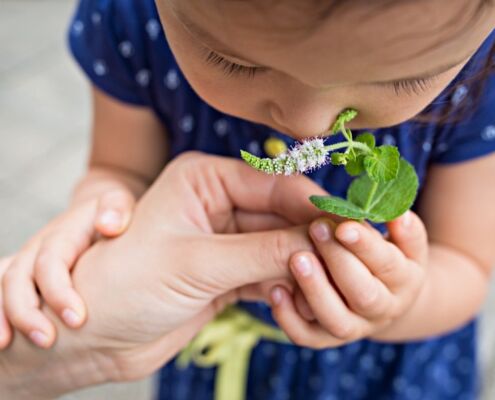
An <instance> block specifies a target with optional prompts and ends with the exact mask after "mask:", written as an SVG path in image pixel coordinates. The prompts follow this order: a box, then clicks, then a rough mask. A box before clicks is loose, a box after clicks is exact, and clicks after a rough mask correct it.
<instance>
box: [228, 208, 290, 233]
mask: <svg viewBox="0 0 495 400" xmlns="http://www.w3.org/2000/svg"><path fill="white" fill-rule="evenodd" d="M234 218H235V227H236V230H234V231H232V232H225V233H236V232H260V231H269V230H274V229H284V228H289V227H291V226H293V225H294V224H293V223H291V222H290V221H288V220H287V219H285V218H283V217H281V216H279V215H277V214H272V213H256V212H248V211H243V210H235V211H234Z"/></svg>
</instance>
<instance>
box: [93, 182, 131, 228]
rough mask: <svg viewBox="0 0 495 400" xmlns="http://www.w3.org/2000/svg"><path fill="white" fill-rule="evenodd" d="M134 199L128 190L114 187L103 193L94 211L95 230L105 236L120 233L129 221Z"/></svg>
mask: <svg viewBox="0 0 495 400" xmlns="http://www.w3.org/2000/svg"><path fill="white" fill-rule="evenodd" d="M135 204H136V199H135V198H134V196H133V195H132V193H131V192H130V191H127V190H125V189H116V190H112V191H109V192H106V193H104V194H103V195H102V196H101V197H100V199H99V201H98V208H97V211H96V221H95V228H96V230H97V231H98V232H99V233H100V234H102V235H103V236H107V237H114V236H118V235H121V234H122V233H123V232H124V231H125V230H126V229H127V227H128V226H129V223H130V222H131V217H132V212H133V210H134V206H135Z"/></svg>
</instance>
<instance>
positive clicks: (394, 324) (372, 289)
mask: <svg viewBox="0 0 495 400" xmlns="http://www.w3.org/2000/svg"><path fill="white" fill-rule="evenodd" d="M494 176H495V155H491V156H486V157H483V158H480V159H478V160H475V161H470V162H465V163H462V164H459V165H455V166H443V167H441V166H433V167H432V168H431V170H430V172H429V175H428V183H427V186H426V188H425V191H424V193H423V195H422V197H421V203H420V215H421V216H422V217H423V220H424V224H425V226H426V230H427V231H428V234H429V240H428V241H427V240H426V239H427V236H426V232H425V231H424V229H423V227H422V224H421V221H420V220H419V219H418V218H417V217H416V216H414V215H413V214H410V215H409V217H410V224H409V227H408V228H406V229H405V228H403V227H402V226H401V225H402V223H401V222H403V218H399V219H398V220H396V221H393V222H391V223H389V224H388V225H389V231H390V242H388V241H386V240H385V239H383V238H381V237H379V235H377V234H376V231H375V232H373V231H372V230H371V229H367V227H366V226H363V225H359V224H357V223H356V222H345V223H342V224H340V225H339V226H338V227H337V229H336V230H335V235H334V234H332V233H331V232H330V238H329V239H328V240H327V241H324V242H321V241H320V242H319V241H318V240H316V238H315V236H314V235H313V236H312V237H313V240H314V243H315V246H316V248H317V249H318V252H319V253H320V255H321V257H322V259H323V261H324V263H320V262H319V260H318V259H317V258H316V257H315V256H314V255H312V254H310V253H309V254H308V253H304V254H297V255H295V256H294V257H293V259H292V260H293V265H291V269H292V271H293V273H294V276H295V278H296V280H297V283H298V285H299V288H300V289H299V290H301V291H302V293H303V294H304V297H305V299H306V300H307V302H308V303H309V307H311V311H312V313H307V312H306V313H302V312H300V311H301V309H302V308H304V304H303V303H301V301H299V307H298V304H297V302H296V303H294V300H292V298H291V297H290V296H289V293H287V292H286V291H284V290H283V289H282V288H277V290H276V291H274V292H273V293H272V299H273V304H274V308H273V312H274V316H275V318H276V320H277V322H278V323H279V324H280V326H281V327H282V328H283V329H284V330H285V331H286V332H287V334H288V335H289V336H290V337H291V338H292V339H293V340H294V341H295V342H296V343H297V344H300V345H306V346H312V347H329V346H338V345H341V344H344V343H347V342H351V341H354V340H358V339H361V338H364V337H368V338H373V339H376V340H383V341H408V340H416V339H421V338H425V337H429V336H433V335H437V334H443V333H446V332H448V331H451V330H453V329H455V328H458V327H460V326H461V325H462V324H464V323H466V322H467V321H469V320H470V319H472V318H473V317H474V316H475V315H476V314H477V313H478V312H479V310H480V307H481V305H482V303H483V300H484V298H485V295H486V292H487V289H488V282H489V278H490V273H491V269H492V267H493V264H495V246H494V242H493V240H494V239H493V238H495V213H494V212H493V205H494V204H495V186H494V185H493V184H491V182H493V177H494ZM313 226H314V225H313ZM351 227H354V229H355V230H356V231H358V233H359V235H360V236H359V237H360V238H359V239H357V240H355V237H354V239H353V240H351V241H347V242H346V241H345V240H344V235H343V234H344V233H345V232H346V231H347V232H349V228H351ZM301 255H305V256H306V259H308V260H310V261H312V266H311V267H309V268H302V269H298V268H296V265H295V261H296V260H298V259H300V256H301ZM325 264H326V265H325ZM323 265H325V266H323ZM325 270H326V271H325ZM308 271H309V272H308ZM370 272H371V273H370ZM327 273H330V276H331V278H332V279H331V283H329V281H328V279H327V275H326V274H327ZM296 298H297V295H296ZM301 304H303V307H301ZM298 308H299V310H298ZM301 314H302V315H304V316H305V318H303V317H301Z"/></svg>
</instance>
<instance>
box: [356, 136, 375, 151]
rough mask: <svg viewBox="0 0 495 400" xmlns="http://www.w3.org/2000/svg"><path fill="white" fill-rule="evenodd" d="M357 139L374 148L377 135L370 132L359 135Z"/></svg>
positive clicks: (371, 148)
mask: <svg viewBox="0 0 495 400" xmlns="http://www.w3.org/2000/svg"><path fill="white" fill-rule="evenodd" d="M355 140H356V142H361V143H364V144H366V145H367V146H368V147H369V148H370V150H373V149H374V148H375V137H374V136H373V135H372V134H371V133H369V132H365V133H362V134H361V135H358V136H357V137H356V139H355Z"/></svg>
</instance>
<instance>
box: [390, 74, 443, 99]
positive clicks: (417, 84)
mask: <svg viewBox="0 0 495 400" xmlns="http://www.w3.org/2000/svg"><path fill="white" fill-rule="evenodd" d="M433 78H434V77H431V78H417V79H405V80H400V81H395V82H387V83H382V84H381V85H384V86H389V87H393V89H394V91H395V94H396V95H397V96H399V95H400V94H401V93H406V94H408V95H412V94H421V93H422V92H425V91H427V90H428V89H429V88H430V86H431V83H432V81H433Z"/></svg>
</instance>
